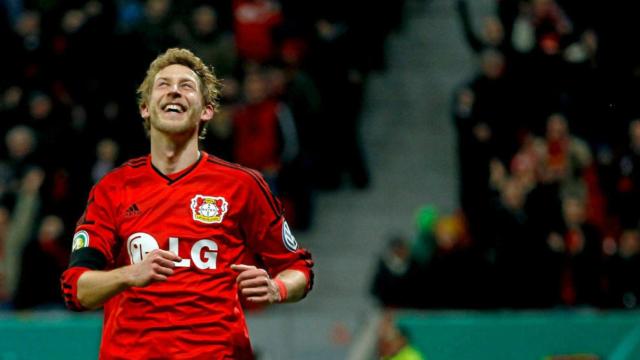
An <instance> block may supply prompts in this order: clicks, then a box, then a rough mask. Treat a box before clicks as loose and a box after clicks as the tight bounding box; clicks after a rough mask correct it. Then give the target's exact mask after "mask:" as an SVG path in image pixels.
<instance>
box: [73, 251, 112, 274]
mask: <svg viewBox="0 0 640 360" xmlns="http://www.w3.org/2000/svg"><path fill="white" fill-rule="evenodd" d="M74 266H80V267H86V268H89V269H91V270H103V269H104V268H105V267H106V266H107V258H106V257H105V256H104V254H103V253H101V252H100V250H97V249H94V248H90V247H86V248H82V249H78V250H76V251H74V252H72V253H71V260H70V261H69V267H74Z"/></svg>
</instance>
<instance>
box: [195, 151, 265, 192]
mask: <svg viewBox="0 0 640 360" xmlns="http://www.w3.org/2000/svg"><path fill="white" fill-rule="evenodd" d="M205 161H206V166H207V168H208V169H209V170H212V171H215V172H217V173H222V174H225V175H228V176H232V177H234V178H235V179H236V180H237V181H241V182H242V183H244V185H247V186H252V185H254V184H256V183H261V182H264V179H263V178H262V174H260V172H258V171H257V170H254V169H250V168H248V167H245V166H242V165H240V164H236V163H232V162H229V161H225V160H222V159H220V158H218V157H216V156H213V155H209V154H207V157H206V158H205Z"/></svg>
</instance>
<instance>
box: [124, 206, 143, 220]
mask: <svg viewBox="0 0 640 360" xmlns="http://www.w3.org/2000/svg"><path fill="white" fill-rule="evenodd" d="M136 215H140V209H139V208H138V204H136V203H133V205H131V206H129V208H128V209H127V211H125V212H124V216H125V217H132V216H136Z"/></svg>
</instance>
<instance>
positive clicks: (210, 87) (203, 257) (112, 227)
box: [62, 49, 313, 360]
mask: <svg viewBox="0 0 640 360" xmlns="http://www.w3.org/2000/svg"><path fill="white" fill-rule="evenodd" d="M138 95H139V108H140V114H141V116H142V118H143V119H144V123H145V128H146V129H147V131H148V134H149V138H150V143H151V153H150V155H148V156H145V157H141V158H137V159H133V160H130V161H128V162H127V163H125V164H124V165H122V166H121V167H119V168H117V169H115V170H113V171H111V172H110V173H108V174H107V175H106V176H104V177H103V178H102V180H100V181H99V182H98V183H97V184H96V185H95V186H94V188H93V189H92V190H91V193H90V194H89V200H88V202H87V207H86V210H85V213H84V214H83V216H82V217H81V218H80V220H79V222H78V226H77V229H76V233H75V235H74V239H73V250H72V254H71V261H70V265H69V268H68V269H67V270H66V271H65V272H64V274H63V275H62V288H63V292H64V297H65V301H66V303H67V306H68V307H69V308H71V309H72V310H78V311H80V310H85V309H95V308H99V307H100V306H104V326H103V330H102V343H101V345H100V359H103V360H111V359H252V358H253V354H252V350H251V345H250V342H249V337H248V332H247V326H246V324H245V319H244V313H243V310H242V306H241V303H242V302H247V303H254V304H270V303H279V302H293V301H297V300H300V299H302V298H303V297H304V296H305V295H306V294H307V292H308V291H309V290H310V288H311V285H312V279H313V273H312V271H311V267H312V265H313V263H312V261H311V256H310V254H309V253H308V252H307V251H305V250H303V249H301V248H299V247H298V244H297V242H296V240H295V238H294V237H293V235H292V234H291V232H290V230H289V226H288V225H287V222H286V220H285V219H284V217H283V210H282V207H281V205H280V202H279V201H278V200H277V199H276V198H275V197H274V196H273V195H272V194H271V192H270V191H269V188H268V186H267V185H266V183H265V182H264V180H263V179H262V177H261V176H260V175H259V174H258V173H257V172H255V171H253V170H249V169H247V168H244V167H241V166H239V165H235V164H232V163H228V162H225V161H222V160H220V159H218V158H216V157H214V156H211V155H208V154H206V153H205V152H203V151H199V150H198V138H199V135H200V134H201V133H202V129H203V128H204V125H205V124H206V122H207V121H209V120H210V119H211V118H212V117H213V115H214V112H215V110H216V105H217V103H216V101H217V95H218V81H217V80H216V78H215V76H214V74H213V73H212V71H211V70H210V69H209V68H207V66H205V64H203V62H202V61H201V60H200V59H199V58H198V57H196V56H195V55H194V54H193V53H191V52H190V51H188V50H185V49H169V50H167V52H165V53H164V54H162V55H160V56H159V57H158V58H156V59H155V60H154V61H153V62H152V63H151V66H150V67H149V69H148V71H147V75H146V78H145V79H144V81H143V83H142V84H141V85H140V87H139V88H138Z"/></svg>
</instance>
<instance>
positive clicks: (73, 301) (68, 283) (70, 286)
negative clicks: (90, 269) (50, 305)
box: [60, 267, 90, 311]
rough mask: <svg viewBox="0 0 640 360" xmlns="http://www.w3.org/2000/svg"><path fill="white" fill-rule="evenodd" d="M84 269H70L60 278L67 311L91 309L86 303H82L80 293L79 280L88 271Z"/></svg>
mask: <svg viewBox="0 0 640 360" xmlns="http://www.w3.org/2000/svg"><path fill="white" fill-rule="evenodd" d="M86 270H87V269H83V268H73V267H72V268H69V269H67V270H66V271H65V272H64V273H63V274H62V276H61V278H60V285H61V287H62V297H63V298H64V303H65V306H66V307H67V309H69V310H72V311H84V310H89V309H90V307H88V306H85V302H86V301H81V300H80V297H79V294H81V293H82V292H80V291H78V278H79V277H80V276H81V275H82V274H83V273H84V272H85V271H86Z"/></svg>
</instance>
